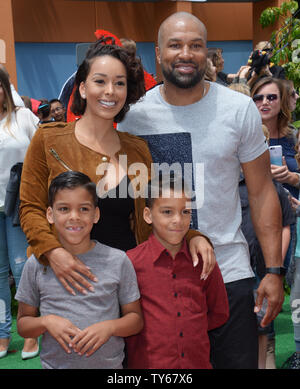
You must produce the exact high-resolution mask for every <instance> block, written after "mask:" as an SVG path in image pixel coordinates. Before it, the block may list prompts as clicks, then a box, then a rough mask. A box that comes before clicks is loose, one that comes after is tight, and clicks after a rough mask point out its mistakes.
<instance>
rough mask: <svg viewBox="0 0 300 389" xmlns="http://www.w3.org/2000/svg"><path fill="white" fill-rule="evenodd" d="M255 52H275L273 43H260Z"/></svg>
mask: <svg viewBox="0 0 300 389" xmlns="http://www.w3.org/2000/svg"><path fill="white" fill-rule="evenodd" d="M254 50H263V51H264V50H271V51H272V50H273V46H272V43H271V42H269V41H260V42H258V43H257V44H256V46H255V47H254Z"/></svg>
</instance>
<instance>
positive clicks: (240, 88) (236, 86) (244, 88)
mask: <svg viewBox="0 0 300 389" xmlns="http://www.w3.org/2000/svg"><path fill="white" fill-rule="evenodd" d="M228 88H229V89H232V90H234V91H236V92H240V93H243V94H244V95H246V96H250V87H249V86H248V85H247V84H243V83H241V82H233V83H232V84H230V85H229V86H228Z"/></svg>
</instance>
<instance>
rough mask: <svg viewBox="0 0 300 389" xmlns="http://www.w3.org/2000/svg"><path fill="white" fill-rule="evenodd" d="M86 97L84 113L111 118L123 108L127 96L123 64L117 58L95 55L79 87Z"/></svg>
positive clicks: (81, 93)
mask: <svg viewBox="0 0 300 389" xmlns="http://www.w3.org/2000/svg"><path fill="white" fill-rule="evenodd" d="M79 92H80V95H81V97H82V98H83V99H86V110H85V113H84V114H85V115H86V114H92V115H95V116H98V117H101V118H103V119H107V120H113V119H114V117H115V116H116V115H117V114H118V113H119V112H120V111H121V109H122V108H123V106H124V104H125V102H126V97H127V75H126V69H125V66H124V65H123V64H122V62H121V61H119V60H118V59H116V58H114V57H112V56H109V55H103V56H99V57H96V58H95V59H94V60H93V62H92V64H91V67H90V71H89V74H88V76H87V78H86V80H85V82H81V84H80V87H79Z"/></svg>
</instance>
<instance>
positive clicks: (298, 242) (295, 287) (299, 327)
mask: <svg viewBox="0 0 300 389" xmlns="http://www.w3.org/2000/svg"><path fill="white" fill-rule="evenodd" d="M296 152H297V153H296V156H295V158H296V161H297V164H298V166H299V168H300V131H298V134H297V144H296ZM291 204H292V207H293V210H294V211H295V214H296V217H297V222H296V236H295V246H294V252H293V255H292V259H291V261H290V264H289V267H288V271H287V275H286V280H287V284H288V285H289V286H290V288H291V292H290V307H291V313H292V316H291V318H292V323H293V329H294V343H295V352H294V353H293V354H292V355H291V356H290V357H289V358H288V359H287V360H286V361H285V362H284V363H283V365H282V367H281V368H282V369H295V370H296V369H297V370H299V369H300V323H299V314H298V311H299V303H300V198H298V199H296V198H295V197H292V198H291Z"/></svg>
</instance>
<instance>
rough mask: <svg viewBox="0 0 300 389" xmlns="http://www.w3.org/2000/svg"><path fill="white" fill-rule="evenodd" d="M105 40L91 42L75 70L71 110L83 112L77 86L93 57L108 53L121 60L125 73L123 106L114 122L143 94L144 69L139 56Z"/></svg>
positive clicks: (83, 100)
mask: <svg viewBox="0 0 300 389" xmlns="http://www.w3.org/2000/svg"><path fill="white" fill-rule="evenodd" d="M106 40H107V38H102V39H99V40H97V41H96V42H95V43H92V44H91V46H90V47H89V50H88V51H87V53H86V56H85V59H84V60H83V62H82V63H81V65H80V66H79V68H78V70H77V73H76V76H75V85H76V89H75V92H74V98H73V103H72V106H71V111H72V112H73V113H74V114H75V115H83V114H84V112H85V109H86V100H85V99H83V98H82V97H81V95H80V93H79V86H80V84H81V82H85V80H86V79H87V76H88V74H89V72H90V68H91V64H92V63H93V61H94V60H95V58H97V57H100V56H104V55H108V56H111V57H113V58H116V59H118V60H119V61H120V62H122V64H123V65H124V66H125V69H126V74H127V98H126V101H125V104H124V107H123V108H122V109H121V111H120V112H119V113H118V114H117V115H116V117H115V118H114V121H115V122H116V123H120V122H121V121H122V120H123V119H124V117H125V115H126V113H127V112H128V111H129V108H130V105H131V104H134V103H136V102H137V101H138V100H139V99H140V98H141V97H142V96H144V94H145V80H144V69H143V65H142V63H141V60H140V59H139V58H137V57H136V56H135V55H132V54H130V53H129V52H128V51H127V50H125V49H124V48H122V47H120V46H117V45H114V44H106ZM110 41H111V40H110Z"/></svg>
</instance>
